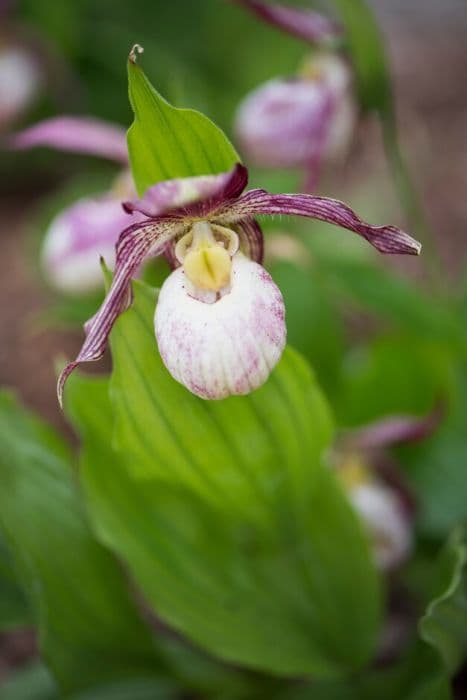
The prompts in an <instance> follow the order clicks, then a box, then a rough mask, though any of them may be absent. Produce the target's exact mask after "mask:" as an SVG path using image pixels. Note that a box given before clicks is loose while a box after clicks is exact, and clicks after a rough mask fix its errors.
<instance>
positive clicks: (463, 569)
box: [420, 527, 467, 674]
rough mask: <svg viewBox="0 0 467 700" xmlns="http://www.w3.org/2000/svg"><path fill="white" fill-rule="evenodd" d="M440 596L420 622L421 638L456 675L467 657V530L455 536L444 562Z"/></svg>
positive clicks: (449, 543)
mask: <svg viewBox="0 0 467 700" xmlns="http://www.w3.org/2000/svg"><path fill="white" fill-rule="evenodd" d="M439 575H440V583H439V593H438V595H437V597H436V598H434V599H433V600H432V602H431V603H430V605H429V606H428V608H427V611H426V613H425V615H424V617H423V618H422V619H421V621H420V634H421V637H422V638H423V639H424V640H425V641H426V642H427V643H428V644H430V645H431V646H432V647H433V648H434V649H436V650H437V651H438V653H439V654H440V656H441V658H442V660H443V662H444V664H445V666H446V669H447V670H448V671H449V673H451V674H453V673H455V672H456V670H458V668H459V667H460V666H461V664H462V662H463V661H464V659H465V658H466V657H467V529H466V527H460V528H459V529H458V530H456V531H455V532H454V534H453V535H452V536H451V538H450V540H449V542H448V545H447V547H446V549H445V550H444V552H443V556H442V558H441V561H440V572H439Z"/></svg>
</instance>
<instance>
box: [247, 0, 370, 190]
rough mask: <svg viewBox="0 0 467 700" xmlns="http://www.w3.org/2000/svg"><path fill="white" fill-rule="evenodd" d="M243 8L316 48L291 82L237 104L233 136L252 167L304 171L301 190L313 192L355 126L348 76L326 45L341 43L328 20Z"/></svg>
mask: <svg viewBox="0 0 467 700" xmlns="http://www.w3.org/2000/svg"><path fill="white" fill-rule="evenodd" d="M239 4H241V5H243V6H245V7H246V8H248V9H250V10H251V11H253V12H254V13H255V14H256V15H258V16H259V17H260V18H262V19H263V20H265V21H267V22H268V23H270V24H273V25H274V26H277V27H279V28H280V29H282V30H284V31H286V32H288V33H291V34H292V35H294V36H296V37H298V38H300V39H304V40H305V41H307V42H308V43H310V44H318V45H320V46H321V47H322V48H321V50H316V48H315V50H314V51H313V53H312V54H310V56H309V57H308V58H307V59H306V61H305V62H304V64H303V66H302V68H301V70H300V71H299V72H298V73H297V75H295V76H291V77H288V78H274V79H272V80H270V81H268V82H267V83H265V84H264V85H262V86H260V87H258V88H257V89H255V90H253V91H252V92H251V93H250V94H249V95H247V96H246V98H245V99H244V100H243V102H242V103H241V104H240V106H239V108H238V111H237V115H236V120H235V131H236V133H237V137H238V140H239V143H240V147H241V149H242V150H243V152H244V153H245V155H246V157H247V158H248V159H249V160H250V161H251V163H253V164H255V165H258V166H260V167H265V168H281V167H288V168H303V169H304V171H305V172H306V180H305V185H304V187H305V189H306V190H307V191H311V190H313V189H314V187H315V185H316V182H317V179H318V177H319V174H320V171H321V167H322V165H323V164H324V163H326V164H329V163H332V162H335V161H336V160H338V159H340V158H341V157H342V156H343V155H345V153H346V152H347V150H348V148H349V145H350V143H351V139H352V135H353V133H354V130H355V125H356V120H357V105H356V102H355V100H354V97H353V92H352V72H351V69H350V66H349V65H348V63H347V61H346V60H345V59H344V58H343V57H342V56H340V55H339V54H337V53H335V52H332V51H331V50H330V48H329V45H330V44H331V43H332V42H333V41H335V40H336V39H338V38H339V37H340V29H339V27H338V26H337V25H336V24H335V23H334V22H332V21H331V20H329V19H327V18H325V17H323V16H321V15H319V14H317V13H315V12H312V11H308V10H304V9H301V8H292V7H285V6H281V5H269V4H266V3H263V2H259V1H256V0H240V3H239Z"/></svg>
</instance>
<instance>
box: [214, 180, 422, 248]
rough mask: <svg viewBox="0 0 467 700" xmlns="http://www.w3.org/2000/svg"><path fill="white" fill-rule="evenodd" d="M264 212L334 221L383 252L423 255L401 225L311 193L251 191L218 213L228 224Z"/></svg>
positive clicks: (331, 222)
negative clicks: (379, 221)
mask: <svg viewBox="0 0 467 700" xmlns="http://www.w3.org/2000/svg"><path fill="white" fill-rule="evenodd" d="M260 214H266V215H276V214H285V215H288V216H304V217H307V218H310V219H318V220H319V221H324V222H326V223H329V224H334V225H336V226H340V227H342V228H345V229H347V230H348V231H353V232H354V233H357V234H358V235H359V236H362V238H365V239H366V240H367V241H368V243H370V244H371V245H372V246H373V247H374V248H376V249H377V250H378V251H379V252H380V253H386V254H397V253H399V254H406V255H419V254H420V251H421V248H422V246H421V243H419V242H418V241H416V240H415V239H414V238H412V236H410V235H409V234H408V233H406V232H405V231H402V229H400V228H398V227H397V226H373V225H371V224H367V223H366V222H365V221H363V219H361V218H360V217H359V216H358V215H357V214H356V213H355V212H354V211H353V210H352V209H351V208H350V207H348V206H347V205H346V204H344V203H343V202H340V201H339V200H337V199H329V198H327V197H318V196H314V195H310V194H270V193H269V192H266V190H260V189H256V190H250V191H249V192H247V193H246V194H244V195H242V196H241V197H239V198H238V199H237V200H236V201H235V202H234V203H232V204H230V205H226V206H225V207H224V208H223V209H222V210H221V211H219V212H217V218H218V220H219V221H220V222H222V223H226V224H227V223H233V222H235V221H238V220H241V219H244V218H249V217H254V216H257V215H260Z"/></svg>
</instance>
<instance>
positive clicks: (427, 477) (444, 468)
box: [399, 367, 467, 539]
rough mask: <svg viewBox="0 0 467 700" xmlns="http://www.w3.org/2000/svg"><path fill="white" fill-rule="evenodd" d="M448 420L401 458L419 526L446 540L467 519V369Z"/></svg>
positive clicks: (460, 371) (461, 371)
mask: <svg viewBox="0 0 467 700" xmlns="http://www.w3.org/2000/svg"><path fill="white" fill-rule="evenodd" d="M451 393H452V396H451V397H450V401H449V402H448V405H447V407H446V416H445V418H444V419H443V421H442V423H441V425H440V426H439V427H438V428H437V429H436V430H435V432H434V433H433V435H431V436H430V437H429V438H427V439H426V440H424V441H423V442H421V443H419V444H415V445H410V446H407V447H404V449H403V450H400V451H399V457H400V459H401V462H402V463H403V464H404V466H405V469H406V474H407V478H408V480H409V483H410V484H411V487H412V488H413V490H414V492H415V493H416V495H417V499H418V504H419V508H418V525H419V528H420V529H421V530H422V532H423V533H424V534H425V535H428V536H431V537H441V538H443V539H444V538H445V537H446V536H447V535H448V533H449V532H450V531H451V530H452V528H453V527H454V526H455V525H457V524H458V523H459V522H461V521H462V520H463V519H465V518H467V499H466V498H465V491H466V467H465V465H466V464H467V441H466V439H465V425H466V416H467V368H466V367H464V368H462V367H461V368H457V370H456V371H455V373H454V381H453V390H452V392H451Z"/></svg>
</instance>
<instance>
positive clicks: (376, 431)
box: [344, 403, 445, 450]
mask: <svg viewBox="0 0 467 700" xmlns="http://www.w3.org/2000/svg"><path fill="white" fill-rule="evenodd" d="M444 412H445V407H444V405H443V404H442V403H438V404H437V405H436V406H435V407H434V409H433V410H432V411H431V412H430V413H429V414H428V415H426V416H422V417H417V416H390V417H389V418H383V419H382V420H377V421H375V422H374V423H370V424H369V425H367V426H365V427H364V428H361V429H360V430H355V431H352V433H351V434H350V435H348V436H347V439H346V442H347V444H349V445H350V446H351V447H353V448H356V449H360V450H374V449H379V448H384V447H390V446H391V445H397V444H400V443H408V442H418V441H419V440H424V439H425V438H427V437H429V436H430V435H431V434H432V433H433V432H434V431H435V430H436V428H437V427H438V426H439V424H440V422H441V420H442V418H443V415H444ZM344 439H345V438H344Z"/></svg>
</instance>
